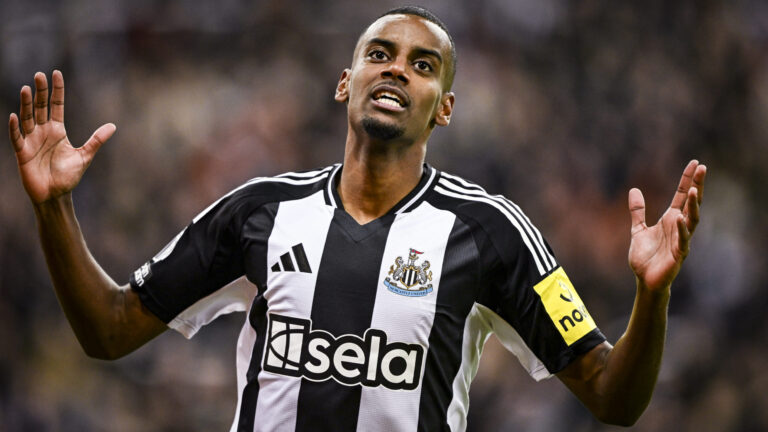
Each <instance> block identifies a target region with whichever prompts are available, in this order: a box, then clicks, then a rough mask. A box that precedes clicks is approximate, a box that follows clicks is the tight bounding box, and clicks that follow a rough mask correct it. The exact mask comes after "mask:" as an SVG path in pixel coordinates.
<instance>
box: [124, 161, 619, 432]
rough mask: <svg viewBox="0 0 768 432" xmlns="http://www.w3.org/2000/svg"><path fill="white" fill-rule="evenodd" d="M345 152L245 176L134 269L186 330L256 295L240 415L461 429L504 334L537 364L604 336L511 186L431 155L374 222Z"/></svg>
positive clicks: (240, 352) (240, 421)
mask: <svg viewBox="0 0 768 432" xmlns="http://www.w3.org/2000/svg"><path fill="white" fill-rule="evenodd" d="M341 168H342V167H341V165H333V166H330V167H327V168H324V169H320V170H316V171H309V172H301V173H287V174H283V175H279V176H277V177H271V178H256V179H253V180H251V181H249V182H247V183H245V184H244V185H242V186H240V187H238V188H237V189H235V190H233V191H232V192H230V193H229V194H227V195H226V196H224V197H223V198H221V199H220V200H218V201H217V202H215V203H214V204H212V205H211V206H210V207H208V208H207V209H206V210H204V211H203V212H202V213H201V214H200V215H198V216H197V217H196V218H195V219H194V220H193V221H192V223H191V224H190V225H189V226H187V227H186V228H185V229H184V230H183V231H182V232H181V233H180V234H179V235H178V236H177V237H176V238H175V239H173V241H171V242H170V243H169V244H168V246H166V247H165V248H164V249H163V250H162V251H160V253H158V254H157V255H156V256H155V257H154V258H153V259H152V260H150V261H149V262H148V263H146V264H144V265H143V266H142V267H141V268H139V269H138V270H136V271H135V272H134V273H133V274H132V275H131V280H130V283H131V286H132V288H133V289H134V290H135V291H136V292H137V293H138V295H139V296H140V297H141V300H142V302H143V303H144V305H146V307H147V308H148V309H149V310H151V311H152V312H153V313H154V314H156V315H157V316H158V317H159V318H161V319H162V320H163V321H165V322H166V323H168V325H169V326H170V327H171V328H174V329H176V330H178V331H179V332H181V333H182V334H184V335H185V336H187V337H192V335H194V334H195V333H196V332H197V331H198V330H199V329H200V328H201V327H202V326H203V325H205V324H207V323H209V322H210V321H212V320H213V319H215V318H216V317H217V316H219V315H221V314H223V313H229V312H233V311H247V319H246V322H245V324H244V325H243V328H242V331H241V333H240V337H239V340H238V345H237V381H238V403H237V412H236V416H235V420H234V422H233V424H232V429H231V430H232V431H310V430H311V431H319V430H328V431H354V430H359V431H416V430H419V431H422V430H423V431H433V430H450V431H461V430H464V429H465V428H466V417H467V410H468V407H469V400H468V397H469V386H470V383H471V381H472V379H473V377H474V376H475V373H476V371H477V366H478V362H479V358H480V354H481V352H482V348H483V345H484V343H485V341H486V340H487V339H488V337H489V336H490V334H492V333H494V334H496V335H497V336H498V338H499V339H500V340H501V342H502V344H503V345H504V346H506V347H507V348H508V349H509V350H510V351H511V352H512V353H514V354H515V355H516V356H517V358H518V359H519V360H520V363H521V364H522V365H523V367H524V368H525V369H526V370H527V371H528V373H529V374H530V375H531V376H533V378H535V379H537V380H539V379H542V378H546V377H548V376H550V375H551V374H552V373H554V372H557V371H559V370H561V369H562V368H563V367H565V366H566V365H568V364H569V362H571V361H572V360H573V359H574V358H575V357H576V356H577V355H579V354H581V353H584V352H586V351H588V350H589V349H591V348H592V347H594V346H595V345H597V344H599V343H600V342H602V341H603V340H605V338H604V337H603V335H602V334H601V333H600V331H599V330H598V329H597V327H596V325H595V323H594V321H593V319H592V317H591V316H590V315H589V314H588V313H587V310H586V308H585V307H584V304H583V303H582V301H581V300H580V299H579V297H578V295H577V294H576V291H575V290H574V288H573V286H572V285H571V283H570V281H569V280H568V277H567V276H566V274H565V273H564V271H563V269H562V268H561V267H560V266H559V264H558V263H557V261H556V260H555V257H554V255H553V254H552V251H551V250H550V248H549V246H548V245H547V243H546V242H545V241H544V239H543V238H542V236H541V234H540V233H539V231H538V230H537V229H536V227H534V226H533V224H531V222H530V220H528V218H527V217H526V216H525V214H523V212H522V211H521V210H520V209H519V208H518V207H517V206H516V205H515V204H514V203H513V202H511V201H509V200H507V199H505V198H504V197H501V196H491V195H489V194H488V193H486V192H485V191H484V190H483V189H482V188H480V187H479V186H476V185H474V184H472V183H469V182H467V181H465V180H463V179H461V178H459V177H456V176H453V175H449V174H447V173H444V172H440V171H438V170H436V169H434V168H432V167H430V166H427V165H425V167H424V175H423V176H422V179H421V181H420V183H419V184H418V186H417V187H416V188H415V189H414V190H413V191H412V192H411V193H410V194H409V195H408V196H406V197H405V198H403V199H402V201H400V203H398V204H397V205H396V206H395V207H394V208H393V209H392V210H391V211H390V212H389V213H387V214H386V215H384V216H382V217H381V218H379V219H377V220H374V221H372V222H369V223H367V224H365V225H362V226H361V225H359V224H358V223H357V222H356V221H355V220H354V219H353V218H352V217H351V216H349V215H348V214H347V213H346V212H345V211H344V209H343V207H342V204H341V200H340V199H339V196H338V195H337V192H336V185H337V183H338V179H339V178H340V175H339V174H340V170H341Z"/></svg>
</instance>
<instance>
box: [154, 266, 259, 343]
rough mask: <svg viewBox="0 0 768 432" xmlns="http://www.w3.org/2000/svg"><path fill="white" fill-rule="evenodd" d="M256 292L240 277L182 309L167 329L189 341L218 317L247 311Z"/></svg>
mask: <svg viewBox="0 0 768 432" xmlns="http://www.w3.org/2000/svg"><path fill="white" fill-rule="evenodd" d="M256 291H257V288H256V285H254V284H252V283H251V282H250V281H249V280H248V279H247V278H246V277H245V276H241V277H240V278H238V279H235V280H233V281H232V282H230V283H228V284H227V285H225V286H223V287H221V288H219V289H218V290H216V291H214V292H213V293H211V294H209V295H207V296H206V297H203V298H202V299H200V300H198V301H197V302H195V303H194V304H193V305H192V306H189V307H188V308H186V309H184V311H182V312H181V313H180V314H178V315H176V317H175V318H173V320H171V322H169V323H168V327H170V328H172V329H174V330H176V331H178V332H179V333H181V334H183V335H184V337H186V338H187V339H190V338H192V336H194V335H195V333H197V331H198V330H200V328H201V327H203V326H204V325H206V324H208V323H210V322H211V321H213V320H215V319H216V318H218V317H219V316H221V315H224V314H228V313H232V312H242V311H244V310H246V309H248V305H249V304H250V302H251V300H252V299H253V297H254V296H255V295H256Z"/></svg>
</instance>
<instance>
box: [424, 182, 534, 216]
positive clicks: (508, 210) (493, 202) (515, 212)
mask: <svg viewBox="0 0 768 432" xmlns="http://www.w3.org/2000/svg"><path fill="white" fill-rule="evenodd" d="M434 192H435V193H434V196H433V201H436V202H437V203H438V204H439V205H440V206H441V207H443V208H445V209H446V210H449V211H452V212H454V213H456V214H457V216H459V217H461V218H462V219H473V220H476V221H477V222H479V223H482V225H483V227H484V228H486V229H489V230H494V229H507V228H509V227H510V226H512V227H515V226H518V225H520V224H521V223H522V222H523V221H527V222H530V221H529V220H528V217H527V216H526V215H525V214H524V213H523V211H522V210H521V209H520V207H519V206H518V205H517V204H515V203H514V202H513V201H511V200H510V199H508V198H507V197H505V196H502V195H492V194H490V193H488V192H487V191H486V190H485V189H484V188H483V187H481V186H480V185H478V184H477V183H474V182H471V181H469V180H466V179H464V178H462V177H459V176H457V175H453V174H449V173H446V172H443V171H441V172H440V173H439V179H438V181H437V184H436V185H435V188H434Z"/></svg>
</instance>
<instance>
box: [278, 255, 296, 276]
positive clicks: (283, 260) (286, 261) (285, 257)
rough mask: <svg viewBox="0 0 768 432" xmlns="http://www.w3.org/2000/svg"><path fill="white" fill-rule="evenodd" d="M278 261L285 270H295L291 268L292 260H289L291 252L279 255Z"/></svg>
mask: <svg viewBox="0 0 768 432" xmlns="http://www.w3.org/2000/svg"><path fill="white" fill-rule="evenodd" d="M280 262H281V263H283V268H284V269H285V271H289V272H290V271H296V270H295V269H294V268H293V261H292V260H291V254H289V253H288V252H286V253H284V254H283V255H282V256H280Z"/></svg>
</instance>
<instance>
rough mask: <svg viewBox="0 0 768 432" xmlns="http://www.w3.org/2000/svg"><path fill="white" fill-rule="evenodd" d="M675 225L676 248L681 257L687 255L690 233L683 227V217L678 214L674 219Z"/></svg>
mask: <svg viewBox="0 0 768 432" xmlns="http://www.w3.org/2000/svg"><path fill="white" fill-rule="evenodd" d="M675 222H676V224H677V247H678V249H680V252H681V253H682V254H683V257H685V256H686V255H688V245H689V244H690V239H691V232H690V231H688V227H686V226H685V216H683V215H681V214H678V215H677V218H676V219H675Z"/></svg>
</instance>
